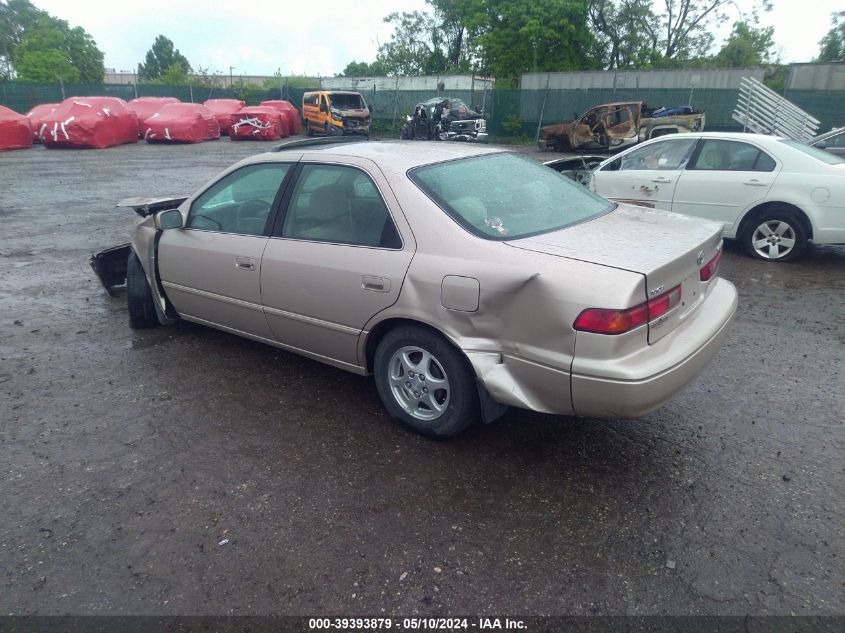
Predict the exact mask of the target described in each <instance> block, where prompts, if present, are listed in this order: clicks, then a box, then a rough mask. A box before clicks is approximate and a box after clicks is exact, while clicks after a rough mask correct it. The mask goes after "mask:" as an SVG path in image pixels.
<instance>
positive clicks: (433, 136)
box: [399, 97, 487, 143]
mask: <svg viewBox="0 0 845 633" xmlns="http://www.w3.org/2000/svg"><path fill="white" fill-rule="evenodd" d="M399 138H400V139H402V140H417V141H420V140H422V141H474V142H477V143H486V142H487V121H485V120H484V115H483V114H480V113H478V112H476V111H475V110H473V109H472V108H470V107H469V106H467V105H466V104H465V103H464V102H463V101H461V100H460V99H451V98H442V97H437V98H435V99H429V100H428V101H424V102H422V103H418V104H417V105H416V106H415V107H414V111H413V113H412V114H409V115H408V116H407V117H406V121H405V125H403V126H402V131H401V132H400V134H399Z"/></svg>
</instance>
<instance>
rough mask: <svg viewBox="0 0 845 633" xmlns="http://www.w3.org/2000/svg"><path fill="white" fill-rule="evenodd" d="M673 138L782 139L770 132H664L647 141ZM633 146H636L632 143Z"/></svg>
mask: <svg viewBox="0 0 845 633" xmlns="http://www.w3.org/2000/svg"><path fill="white" fill-rule="evenodd" d="M673 138H680V139H683V138H718V139H728V140H735V141H757V142H760V143H772V142H774V141H780V140H783V137H782V136H772V135H770V134H755V133H751V132H682V133H680V134H666V135H664V136H659V137H657V138H653V139H649V141H648V142H649V143H651V142H652V141H657V140H666V139H673ZM633 147H637V146H636V145H634V146H633Z"/></svg>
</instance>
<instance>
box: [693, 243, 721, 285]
mask: <svg viewBox="0 0 845 633" xmlns="http://www.w3.org/2000/svg"><path fill="white" fill-rule="evenodd" d="M721 262H722V251H721V250H720V251H719V252H718V253H716V256H715V257H714V258H713V259H711V260H710V261H709V262H707V263H706V264H704V267H703V268H702V269H701V270H699V271H698V278H699V279H700V280H701V281H710V279H711V278H713V277H715V276H716V271H718V270H719V264H720V263H721Z"/></svg>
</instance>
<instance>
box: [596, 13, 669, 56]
mask: <svg viewBox="0 0 845 633" xmlns="http://www.w3.org/2000/svg"><path fill="white" fill-rule="evenodd" d="M589 15H590V24H591V25H592V27H593V29H594V32H595V34H596V37H597V38H598V39H599V43H600V50H601V51H602V53H601V54H602V65H603V66H604V67H605V68H639V67H642V66H649V65H651V63H653V62H654V61H655V57H656V56H657V46H656V42H655V38H654V34H655V33H657V32H658V31H659V28H660V19H659V18H658V16H657V15H655V13H654V11H653V9H652V2H651V0H621V1H619V2H614V1H613V0H591V2H590V6H589Z"/></svg>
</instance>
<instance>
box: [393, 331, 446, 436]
mask: <svg viewBox="0 0 845 633" xmlns="http://www.w3.org/2000/svg"><path fill="white" fill-rule="evenodd" d="M388 371H389V372H390V391H391V393H392V394H393V397H394V399H395V400H396V403H397V404H398V405H399V406H400V407H401V408H402V410H403V411H405V413H407V414H408V415H410V416H411V417H414V418H416V419H417V420H423V421H431V420H436V419H437V418H439V417H440V416H441V415H443V413H444V412H445V411H446V408H447V407H448V406H449V398H450V394H451V388H450V385H449V377H448V376H447V375H446V371H445V370H444V369H443V365H442V364H441V363H440V361H438V360H437V358H435V357H434V356H433V355H432V354H430V353H429V352H427V351H426V350H424V349H422V348H421V347H416V346H410V345H409V346H406V347H402V348H400V349H398V350H396V351H395V352H394V353H393V356H391V358H390V362H389V363H388Z"/></svg>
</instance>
